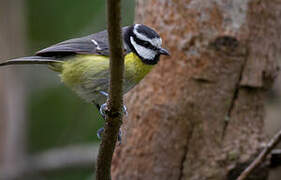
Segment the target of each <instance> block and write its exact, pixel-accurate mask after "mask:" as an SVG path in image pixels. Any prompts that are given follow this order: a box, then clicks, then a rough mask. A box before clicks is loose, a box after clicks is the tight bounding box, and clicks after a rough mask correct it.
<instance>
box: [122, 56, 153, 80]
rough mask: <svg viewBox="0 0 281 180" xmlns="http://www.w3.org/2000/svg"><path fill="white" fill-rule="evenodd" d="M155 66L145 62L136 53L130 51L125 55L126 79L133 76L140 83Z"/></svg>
mask: <svg viewBox="0 0 281 180" xmlns="http://www.w3.org/2000/svg"><path fill="white" fill-rule="evenodd" d="M153 67H154V65H148V64H144V63H143V62H142V60H141V59H140V58H139V57H138V56H137V55H136V54H134V53H129V54H127V55H126V56H125V79H126V78H129V77H131V78H133V79H134V81H135V82H136V83H138V82H139V81H140V80H142V79H143V78H144V76H145V75H146V74H147V73H149V72H150V71H151V69H152V68H153Z"/></svg>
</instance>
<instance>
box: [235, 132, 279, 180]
mask: <svg viewBox="0 0 281 180" xmlns="http://www.w3.org/2000/svg"><path fill="white" fill-rule="evenodd" d="M280 141H281V130H280V131H279V132H278V133H276V134H275V136H274V137H273V138H272V139H271V140H270V142H269V143H268V144H267V145H266V147H265V148H264V150H263V151H262V152H261V153H260V154H259V156H258V157H257V158H256V159H255V160H254V161H253V162H252V163H251V164H250V165H249V166H248V167H247V168H246V169H245V170H244V171H243V172H242V173H241V175H240V176H239V177H238V178H237V180H245V179H246V178H247V177H248V176H249V175H250V174H251V172H253V170H254V169H256V168H257V167H258V166H259V165H260V164H261V163H262V162H264V160H265V158H266V156H267V155H268V154H269V153H270V152H271V151H272V150H273V148H274V147H275V146H276V145H277V144H278V143H279V142H280Z"/></svg>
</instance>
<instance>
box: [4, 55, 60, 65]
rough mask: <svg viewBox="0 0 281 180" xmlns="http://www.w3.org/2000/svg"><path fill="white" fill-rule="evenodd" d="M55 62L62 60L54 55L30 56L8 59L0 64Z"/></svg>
mask: <svg viewBox="0 0 281 180" xmlns="http://www.w3.org/2000/svg"><path fill="white" fill-rule="evenodd" d="M54 62H61V61H60V60H57V59H55V58H52V57H42V56H29V57H21V58H16V59H10V60H7V61H5V62H2V63H0V66H6V65H13V64H50V63H54Z"/></svg>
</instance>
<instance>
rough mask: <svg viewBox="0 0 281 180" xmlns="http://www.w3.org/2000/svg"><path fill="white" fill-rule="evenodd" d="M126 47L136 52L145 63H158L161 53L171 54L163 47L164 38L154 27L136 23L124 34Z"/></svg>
mask: <svg viewBox="0 0 281 180" xmlns="http://www.w3.org/2000/svg"><path fill="white" fill-rule="evenodd" d="M124 40H125V41H124V42H125V48H126V49H129V50H130V51H132V52H134V53H135V54H137V55H138V57H139V58H140V59H141V60H142V61H143V62H144V63H145V64H151V65H153V64H156V63H157V62H158V61H159V58H160V55H169V52H168V51H167V50H166V49H164V48H162V47H161V45H162V39H161V37H160V36H159V34H158V33H157V32H155V31H154V30H153V29H151V28H149V27H147V26H145V25H142V24H135V25H132V26H130V27H128V29H127V30H126V32H125V34H124Z"/></svg>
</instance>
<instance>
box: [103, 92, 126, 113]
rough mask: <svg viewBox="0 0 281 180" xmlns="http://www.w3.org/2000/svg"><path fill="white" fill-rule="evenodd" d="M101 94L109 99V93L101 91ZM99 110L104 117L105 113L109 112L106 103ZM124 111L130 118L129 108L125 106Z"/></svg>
mask: <svg viewBox="0 0 281 180" xmlns="http://www.w3.org/2000/svg"><path fill="white" fill-rule="evenodd" d="M99 93H100V94H101V95H104V96H105V97H108V93H107V92H104V91H99ZM99 110H100V114H101V115H102V117H105V113H106V111H107V104H106V103H104V104H102V105H101V106H100V108H99ZM122 111H123V113H124V115H125V116H128V111H127V107H126V106H125V105H124V106H123V108H122Z"/></svg>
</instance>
